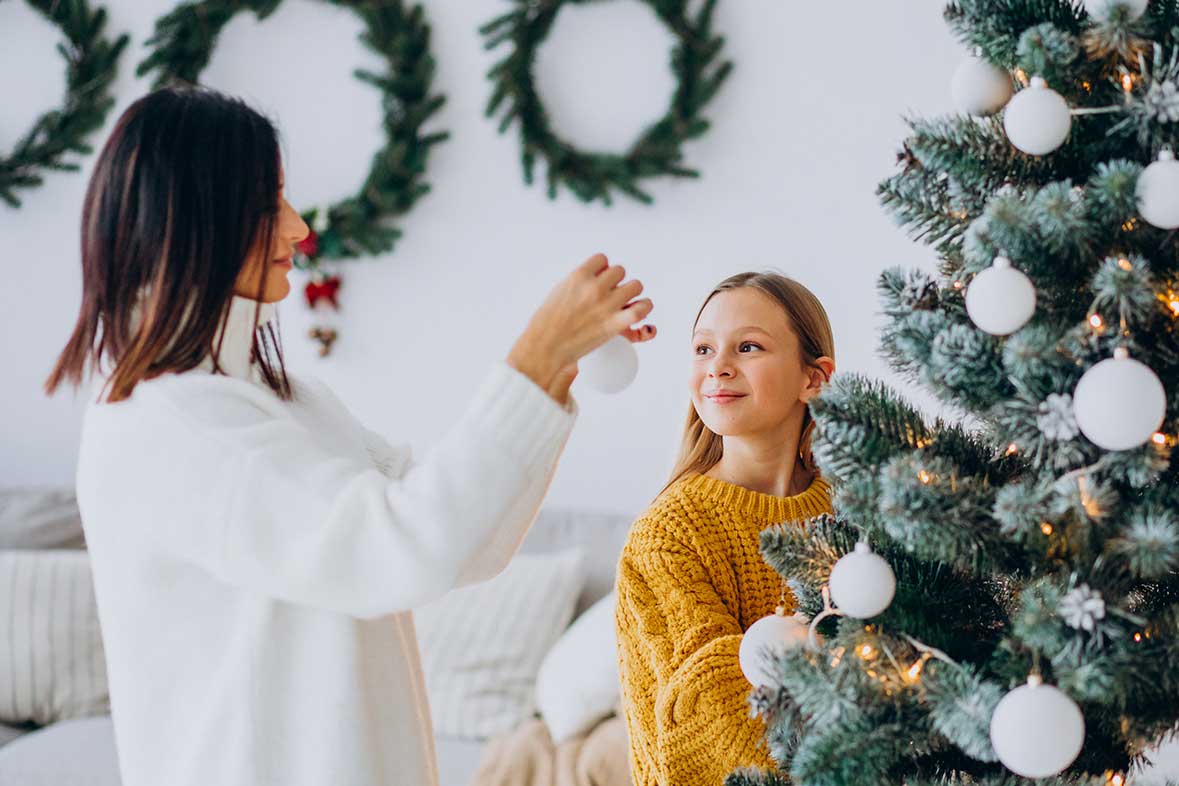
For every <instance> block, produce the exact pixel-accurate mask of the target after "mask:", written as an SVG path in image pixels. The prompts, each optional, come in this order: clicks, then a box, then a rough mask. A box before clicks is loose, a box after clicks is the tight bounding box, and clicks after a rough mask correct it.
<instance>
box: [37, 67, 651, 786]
mask: <svg viewBox="0 0 1179 786" xmlns="http://www.w3.org/2000/svg"><path fill="white" fill-rule="evenodd" d="M306 235H307V227H306V225H305V224H304V223H303V221H302V219H301V218H300V217H299V215H298V213H296V212H295V211H294V210H293V209H292V207H291V206H290V204H288V203H287V201H286V199H285V198H284V197H283V194H282V166H281V160H280V155H279V147H278V140H277V137H276V133H275V129H274V127H273V125H272V124H271V123H270V122H269V121H268V120H267V119H266V118H264V117H263V116H262V115H260V114H258V113H257V112H255V111H254V110H252V109H250V108H249V107H247V106H246V105H245V104H243V103H241V102H240V101H238V100H235V99H232V98H228V97H225V96H222V95H219V94H217V93H215V92H211V91H207V90H203V89H165V90H161V91H157V92H154V93H151V94H149V95H147V96H146V97H144V98H142V99H140V100H139V101H137V102H135V103H134V104H133V105H132V106H131V107H130V108H129V109H128V110H127V111H126V112H125V113H124V114H123V116H122V117H121V118H120V119H119V121H118V123H117V125H116V126H115V129H114V131H113V133H112V134H111V137H110V139H109V140H108V141H107V143H106V145H105V146H104V148H103V150H102V153H101V155H100V156H99V158H98V161H97V163H96V166H95V169H94V173H93V175H92V177H91V180H90V184H89V189H88V191H87V194H86V201H85V208H84V211H83V216H82V276H83V287H82V307H81V313H80V314H79V317H78V322H77V326H76V327H75V329H74V332H73V335H72V336H71V337H70V339H69V343H68V344H67V345H66V347H65V350H64V351H63V352H62V354H61V357H60V358H59V359H58V361H57V366H56V368H55V369H54V370H53V373H52V374H51V376H50V377H49V379H48V381H47V382H46V387H47V389H48V391H49V392H53V391H54V390H55V389H57V388H58V387H59V386H61V385H62V384H64V383H66V382H72V383H74V384H75V385H77V384H79V383H80V382H81V381H82V379H83V377H84V373H85V372H86V371H87V370H90V371H96V372H98V373H97V375H96V376H98V383H99V384H98V388H99V391H100V392H99V393H98V396H97V400H96V401H95V402H94V403H92V404H91V405H90V407H89V409H88V410H87V412H86V417H85V422H84V425H83V429H82V442H81V449H80V455H79V459H78V476H77V483H78V502H79V505H80V507H81V511H82V521H83V527H84V530H85V534H86V540H87V543H88V545H89V548H90V552H91V556H92V562H93V570H94V580H95V586H96V590H97V598H98V608H99V615H100V619H101V622H102V625H103V633H104V640H105V646H106V653H107V660H108V665H109V678H110V691H111V704H112V714H113V716H114V725H115V735H116V741H117V743H118V750H119V760H120V767H121V770H122V776H123V784H124V786H160V785H161V784H168V785H169V786H210V785H211V784H217V786H247V785H248V786H263V785H264V784H272V785H274V786H277V785H278V784H282V786H302V785H305V786H323V785H324V784H329V783H338V784H349V786H392V785H393V784H398V786H401V785H402V784H412V785H413V786H432V785H433V784H435V783H436V782H437V769H436V763H435V761H434V750H433V734H432V731H431V727H430V715H429V708H428V706H427V704H426V698H425V691H424V685H423V682H422V674H421V669H420V666H419V660H418V651H417V643H416V640H415V638H414V626H413V619H412V616H411V614H410V609H412V608H413V607H415V606H417V605H419V604H422V603H425V602H427V601H429V600H431V599H433V598H436V597H438V596H440V595H442V594H443V593H444V592H446V591H447V590H449V589H451V588H454V587H457V586H461V585H463V584H469V583H472V582H477V581H482V580H484V579H487V578H490V577H491V576H493V575H495V574H496V573H498V572H499V571H500V570H502V569H503V567H504V565H505V564H506V563H507V561H508V559H509V558H510V557H511V556H512V553H513V552H514V551H515V550H516V547H517V545H518V544H519V543H520V541H521V539H522V538H523V537H524V535H525V533H526V531H527V530H528V527H529V526H530V524H531V522H532V520H533V517H534V516H535V514H536V512H537V508H538V506H539V505H540V502H541V500H542V498H543V497H544V494H545V490H546V489H547V487H548V485H549V479H550V478H551V476H552V473H553V470H554V468H555V466H556V463H557V458H558V456H559V455H560V453H561V451H562V449H563V447H564V444H565V440H566V438H567V437H568V435H569V430H570V428H571V427H572V425H573V419H574V414H575V409H574V407H573V404H572V402H571V401H570V400H569V385H570V383H571V382H572V380H573V378H574V376H575V375H576V373H577V365H576V364H577V361H578V359H579V358H581V357H582V356H583V355H585V354H586V353H587V352H589V351H590V350H591V349H593V348H594V347H596V346H598V345H600V344H602V343H604V342H605V341H606V340H608V339H609V338H610V337H611V336H612V335H614V334H619V333H621V334H623V335H625V336H627V337H628V338H629V339H630V340H632V341H639V340H645V339H647V338H650V337H651V336H653V335H654V328H652V327H650V326H648V327H646V328H644V329H643V330H634V329H630V328H629V327H628V326H630V325H633V324H634V323H636V322H638V321H641V320H642V319H643V318H645V317H646V316H647V314H648V313H649V312H650V311H651V308H652V305H651V302H650V301H649V300H645V299H644V300H635V298H636V297H637V296H638V294H639V293H640V291H641V289H642V285H641V284H639V282H637V281H630V282H628V283H622V281H623V278H624V274H623V271H622V269H621V268H619V267H615V266H610V265H609V264H608V263H607V261H606V259H605V257H603V256H601V255H597V256H594V257H592V258H590V259H589V260H588V261H587V262H585V263H584V264H583V265H582V266H581V267H579V268H578V269H577V270H575V271H574V272H573V273H572V275H570V276H569V277H568V278H566V279H565V280H564V281H563V282H562V283H560V284H559V285H558V286H557V287H556V288H555V289H554V290H553V292H552V294H551V295H550V296H549V298H548V299H547V300H546V301H545V303H544V304H543V305H542V306H541V307H540V309H539V310H538V311H537V312H536V313H535V315H534V316H533V317H532V319H531V322H530V323H529V324H528V327H527V329H526V330H525V331H524V333H523V334H522V335H521V336H520V337H519V340H518V341H517V342H516V343H515V345H514V346H513V347H512V349H511V351H510V352H509V353H508V355H507V359H506V361H505V362H502V363H498V364H496V365H495V366H494V367H493V368H492V369H491V371H490V373H489V374H488V376H487V377H486V378H485V379H484V381H483V384H482V385H481V386H480V387H479V388H478V389H477V392H476V393H475V395H474V397H473V399H472V401H471V404H470V406H469V407H468V408H467V409H466V411H465V412H460V413H455V418H454V425H453V426H452V428H451V431H450V433H449V434H448V435H447V436H446V437H445V438H444V439H443V440H442V442H441V444H440V445H439V446H438V448H437V449H436V450H435V451H434V452H433V453H432V454H431V455H430V456H429V457H428V458H426V459H424V460H422V461H420V462H414V461H412V460H411V459H410V456H409V452H408V451H407V449H406V448H404V447H402V448H395V447H392V446H391V445H390V444H389V443H387V442H385V441H384V440H383V439H381V438H380V437H378V436H377V435H375V434H373V433H372V432H369V431H367V430H366V429H365V428H364V427H363V426H361V424H360V423H358V422H357V421H356V420H354V419H353V418H352V417H351V416H350V415H349V413H348V411H347V410H346V409H345V408H344V407H343V405H342V404H341V403H340V402H339V401H337V400H336V399H335V398H334V397H333V396H332V394H331V392H330V391H328V390H327V389H326V388H325V387H323V386H322V385H319V384H315V383H312V382H310V381H303V380H298V379H294V378H289V377H288V376H287V374H286V371H285V368H284V366H283V362H282V355H281V351H280V344H279V342H278V340H277V339H278V335H277V327H276V324H275V322H273V321H272V319H271V317H272V314H273V308H274V306H273V304H274V303H275V302H277V301H279V300H282V299H283V298H284V297H286V295H287V293H288V292H289V291H290V284H289V283H288V281H287V276H288V274H289V273H290V270H291V254H292V248H293V247H294V246H295V244H296V243H298V242H299V241H300V240H301V239H302V238H304V237H305V236H306ZM388 362H395V360H394V359H392V358H390V359H389V360H388ZM408 382H409V380H407V383H408Z"/></svg>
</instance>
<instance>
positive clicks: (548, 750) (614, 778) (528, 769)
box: [471, 709, 631, 786]
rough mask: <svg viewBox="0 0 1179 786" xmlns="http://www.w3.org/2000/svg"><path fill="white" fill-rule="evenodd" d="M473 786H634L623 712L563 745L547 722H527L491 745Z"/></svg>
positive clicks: (494, 740)
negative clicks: (550, 732) (552, 734)
mask: <svg viewBox="0 0 1179 786" xmlns="http://www.w3.org/2000/svg"><path fill="white" fill-rule="evenodd" d="M471 786H631V780H630V751H629V743H628V742H627V737H626V721H625V720H623V718H622V712H621V709H619V710H617V711H616V713H615V714H614V715H612V716H610V717H609V718H606V719H605V720H603V721H601V722H600V723H598V725H597V726H594V727H593V728H592V729H590V730H589V731H588V732H586V733H585V734H583V735H581V736H578V737H574V738H572V739H569V740H566V741H565V742H562V743H561V744H560V745H554V744H553V740H552V738H551V737H550V736H549V730H548V727H547V726H545V725H544V721H542V720H540V719H539V718H536V719H533V720H529V721H526V722H525V723H524V724H523V725H521V726H519V727H518V728H516V729H514V730H513V731H510V732H508V733H507V734H504V735H502V736H500V737H495V738H493V739H492V740H490V741H489V742H488V743H487V748H486V749H485V750H484V752H483V758H482V760H481V761H480V762H479V769H478V770H477V771H476V772H475V776H474V777H473V778H472V779H471Z"/></svg>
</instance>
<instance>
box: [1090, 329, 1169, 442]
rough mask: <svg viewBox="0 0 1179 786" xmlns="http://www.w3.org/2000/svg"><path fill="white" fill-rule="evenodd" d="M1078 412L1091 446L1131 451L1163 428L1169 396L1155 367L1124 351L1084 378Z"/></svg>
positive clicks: (1100, 364) (1104, 361)
mask: <svg viewBox="0 0 1179 786" xmlns="http://www.w3.org/2000/svg"><path fill="white" fill-rule="evenodd" d="M1073 411H1074V412H1075V414H1076V417H1077V425H1078V426H1079V427H1080V429H1081V433H1082V434H1084V435H1085V436H1086V437H1087V438H1088V439H1089V441H1090V442H1092V443H1093V444H1095V445H1097V446H1098V447H1102V448H1104V449H1106V450H1130V449H1131V448H1136V447H1138V446H1139V445H1142V444H1144V443H1145V442H1146V441H1147V440H1149V439H1150V438H1151V437H1152V436H1154V434H1155V432H1156V431H1158V430H1159V426H1161V425H1162V424H1163V418H1164V417H1165V416H1166V413H1167V394H1166V391H1165V390H1164V389H1163V383H1162V382H1160V381H1159V378H1158V375H1157V374H1155V373H1154V371H1152V370H1151V368H1150V367H1149V366H1147V365H1146V364H1145V363H1141V362H1139V361H1137V360H1134V359H1133V358H1131V357H1130V353H1129V351H1128V350H1127V349H1126V348H1125V347H1118V348H1117V350H1115V351H1114V356H1113V357H1112V358H1109V359H1107V360H1103V361H1101V362H1100V363H1098V364H1096V365H1095V366H1093V367H1092V368H1091V369H1089V370H1088V371H1086V372H1085V374H1084V376H1082V377H1081V381H1080V382H1078V383H1077V387H1076V389H1075V390H1074V391H1073Z"/></svg>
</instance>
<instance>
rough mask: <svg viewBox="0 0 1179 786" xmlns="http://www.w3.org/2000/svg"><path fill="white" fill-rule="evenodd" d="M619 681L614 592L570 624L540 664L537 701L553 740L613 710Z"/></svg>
mask: <svg viewBox="0 0 1179 786" xmlns="http://www.w3.org/2000/svg"><path fill="white" fill-rule="evenodd" d="M618 681H619V677H618V637H617V634H616V632H615V628H614V593H613V592H612V593H610V594H609V595H607V596H606V597H604V598H602V599H601V600H599V601H598V602H597V603H595V604H594V605H593V606H591V607H590V608H589V610H588V611H586V612H585V613H584V614H582V615H581V616H580V617H578V618H577V620H576V621H575V622H574V623H573V624H572V625H571V626H569V630H567V631H565V634H564V635H563V636H561V638H560V639H559V640H558V641H557V643H556V644H555V645H554V646H553V648H552V649H551V650H549V653H548V655H546V656H545V659H544V662H543V663H542V664H541V666H540V673H539V674H538V675H537V677H536V704H537V707H538V708H539V709H540V715H541V717H542V718H544V722H545V724H546V725H548V727H549V736H551V737H552V738H553V742H554V743H557V744H560V743H562V742H564V741H565V740H567V739H569V738H571V737H574V736H576V735H578V734H581V733H583V732H586V731H589V730H590V729H591V728H593V726H594V724H596V723H597V722H598V721H600V720H602V719H603V718H605V717H607V716H609V715H610V714H611V713H612V712H614V707H615V706H616V705H617V704H618V699H619V690H618Z"/></svg>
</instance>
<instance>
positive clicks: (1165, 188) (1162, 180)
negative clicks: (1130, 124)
mask: <svg viewBox="0 0 1179 786" xmlns="http://www.w3.org/2000/svg"><path fill="white" fill-rule="evenodd" d="M1134 195H1135V197H1136V198H1137V200H1138V213H1139V214H1140V215H1141V216H1142V218H1143V220H1145V221H1146V223H1148V224H1150V225H1151V226H1156V227H1158V228H1159V229H1177V228H1179V161H1176V160H1175V154H1174V153H1172V152H1171V151H1170V150H1169V149H1164V150H1163V151H1162V152H1161V153H1159V157H1158V160H1157V161H1155V162H1154V163H1153V164H1151V165H1150V166H1148V167H1146V169H1143V170H1142V174H1140V175H1139V176H1138V185H1137V186H1136V187H1135V189H1134Z"/></svg>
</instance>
